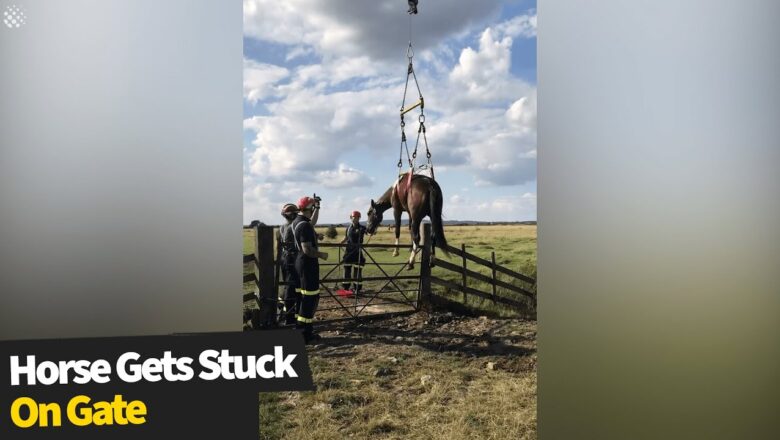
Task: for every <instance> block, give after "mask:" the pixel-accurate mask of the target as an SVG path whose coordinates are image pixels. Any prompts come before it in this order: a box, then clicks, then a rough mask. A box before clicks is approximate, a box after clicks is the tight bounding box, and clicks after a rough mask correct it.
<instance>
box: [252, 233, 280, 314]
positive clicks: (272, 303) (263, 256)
mask: <svg viewBox="0 0 780 440" xmlns="http://www.w3.org/2000/svg"><path fill="white" fill-rule="evenodd" d="M256 234H257V246H256V247H255V258H256V261H257V284H258V286H259V295H258V296H259V298H260V324H261V326H262V327H270V326H273V325H274V324H275V323H276V296H277V292H276V284H274V228H273V227H272V226H265V225H259V226H257V230H256Z"/></svg>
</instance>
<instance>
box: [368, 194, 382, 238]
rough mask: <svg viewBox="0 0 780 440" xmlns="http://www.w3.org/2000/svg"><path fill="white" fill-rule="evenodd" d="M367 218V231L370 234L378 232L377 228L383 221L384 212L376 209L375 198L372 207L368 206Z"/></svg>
mask: <svg viewBox="0 0 780 440" xmlns="http://www.w3.org/2000/svg"><path fill="white" fill-rule="evenodd" d="M366 218H367V222H366V232H368V234H369V235H374V234H375V233H376V228H378V227H379V224H380V223H382V213H381V212H379V210H378V209H376V203H375V202H374V201H373V200H371V207H370V208H368V213H367V215H366Z"/></svg>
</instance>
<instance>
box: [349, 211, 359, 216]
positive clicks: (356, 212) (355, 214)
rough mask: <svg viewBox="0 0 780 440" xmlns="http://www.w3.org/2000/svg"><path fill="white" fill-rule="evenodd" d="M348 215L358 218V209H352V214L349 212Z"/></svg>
mask: <svg viewBox="0 0 780 440" xmlns="http://www.w3.org/2000/svg"><path fill="white" fill-rule="evenodd" d="M349 216H350V217H357V218H360V211H352V214H350V215H349Z"/></svg>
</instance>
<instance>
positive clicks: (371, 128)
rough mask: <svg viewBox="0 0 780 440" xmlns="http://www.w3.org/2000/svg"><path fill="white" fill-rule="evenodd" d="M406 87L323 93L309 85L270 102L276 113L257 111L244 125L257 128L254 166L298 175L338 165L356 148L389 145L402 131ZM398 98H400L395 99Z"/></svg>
mask: <svg viewBox="0 0 780 440" xmlns="http://www.w3.org/2000/svg"><path fill="white" fill-rule="evenodd" d="M398 93H400V91H396V90H392V89H388V88H374V89H367V90H358V91H346V92H335V93H321V92H318V91H317V90H310V89H304V90H302V91H300V92H297V93H290V94H288V95H287V96H286V97H285V98H284V99H282V100H281V101H279V102H275V103H272V104H268V108H269V109H270V110H271V113H272V115H270V116H255V117H253V118H249V119H247V120H246V121H245V122H244V127H245V128H247V129H251V130H253V131H255V132H256V133H257V135H256V138H255V140H254V142H253V144H254V146H255V147H256V148H255V151H254V152H253V153H252V154H251V157H250V159H249V169H250V171H251V173H252V174H254V175H256V176H266V177H269V178H275V177H277V178H278V177H284V176H291V175H293V176H296V178H298V179H303V180H305V179H306V176H311V173H312V172H319V171H327V170H331V169H333V168H335V167H336V165H337V162H338V161H339V160H340V158H342V157H346V156H348V155H350V154H365V153H355V151H357V150H360V149H363V150H372V149H378V148H386V147H387V146H388V144H389V140H390V139H395V138H396V137H397V136H398V135H397V132H396V128H395V127H394V125H395V124H394V123H393V122H390V121H394V120H395V118H397V117H398V116H397V111H398V110H397V108H396V105H394V102H395V101H396V100H397V96H398ZM393 98H396V99H393Z"/></svg>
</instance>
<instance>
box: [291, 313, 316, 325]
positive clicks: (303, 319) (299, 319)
mask: <svg viewBox="0 0 780 440" xmlns="http://www.w3.org/2000/svg"><path fill="white" fill-rule="evenodd" d="M295 319H297V320H298V322H303V323H306V324H310V323H312V322H314V318H304V317H303V316H301V315H295Z"/></svg>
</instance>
